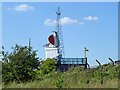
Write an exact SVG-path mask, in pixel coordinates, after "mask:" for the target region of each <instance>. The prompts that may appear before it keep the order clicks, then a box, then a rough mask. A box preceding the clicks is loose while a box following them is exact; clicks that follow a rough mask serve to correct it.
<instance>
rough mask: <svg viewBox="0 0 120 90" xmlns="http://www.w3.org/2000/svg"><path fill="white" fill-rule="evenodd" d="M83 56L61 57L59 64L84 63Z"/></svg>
mask: <svg viewBox="0 0 120 90" xmlns="http://www.w3.org/2000/svg"><path fill="white" fill-rule="evenodd" d="M85 60H86V59H85V58H62V59H61V64H85Z"/></svg>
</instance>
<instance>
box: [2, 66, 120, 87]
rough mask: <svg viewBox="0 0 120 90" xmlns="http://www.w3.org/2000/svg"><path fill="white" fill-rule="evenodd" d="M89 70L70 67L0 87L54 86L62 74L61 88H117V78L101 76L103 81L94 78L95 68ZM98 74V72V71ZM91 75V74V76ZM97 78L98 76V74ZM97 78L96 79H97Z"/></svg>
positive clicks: (96, 70)
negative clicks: (66, 69) (40, 77)
mask: <svg viewBox="0 0 120 90" xmlns="http://www.w3.org/2000/svg"><path fill="white" fill-rule="evenodd" d="M91 70H93V69H91ZM89 71H90V70H82V69H81V68H71V69H69V70H68V71H67V72H64V73H61V72H52V73H49V74H45V75H44V76H42V79H39V80H37V79H36V80H34V81H30V82H26V83H20V84H16V83H15V82H12V83H9V84H7V85H3V86H2V88H56V85H55V83H56V82H57V81H58V80H59V79H60V77H61V76H62V75H64V78H63V81H64V82H62V83H61V85H62V88H118V78H117V77H113V78H107V76H105V77H104V78H103V83H102V84H101V82H100V81H99V80H98V79H96V77H97V76H95V75H93V73H95V72H96V73H98V71H99V70H98V69H95V70H94V72H93V73H92V71H91V72H89ZM98 74H99V73H98ZM92 75H93V76H92ZM98 78H99V76H98ZM97 80H98V81H97Z"/></svg>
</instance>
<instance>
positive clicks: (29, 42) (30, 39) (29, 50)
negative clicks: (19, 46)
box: [29, 38, 31, 55]
mask: <svg viewBox="0 0 120 90" xmlns="http://www.w3.org/2000/svg"><path fill="white" fill-rule="evenodd" d="M30 43H31V39H30V38H29V55H30Z"/></svg>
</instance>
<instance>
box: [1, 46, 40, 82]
mask: <svg viewBox="0 0 120 90" xmlns="http://www.w3.org/2000/svg"><path fill="white" fill-rule="evenodd" d="M12 49H13V52H11V53H10V54H8V52H6V53H5V52H4V51H3V59H2V79H3V80H2V81H3V82H4V83H5V84H7V83H9V82H13V81H15V82H17V83H20V82H25V81H28V80H33V79H35V74H36V73H35V71H34V69H36V68H37V67H38V65H39V60H38V58H36V51H33V50H32V47H30V48H28V47H27V46H25V47H22V46H19V45H16V46H15V47H13V48H12Z"/></svg>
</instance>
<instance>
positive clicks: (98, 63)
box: [96, 60, 101, 68]
mask: <svg viewBox="0 0 120 90" xmlns="http://www.w3.org/2000/svg"><path fill="white" fill-rule="evenodd" d="M96 62H97V63H98V64H99V68H101V64H100V62H99V61H98V60H96Z"/></svg>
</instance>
